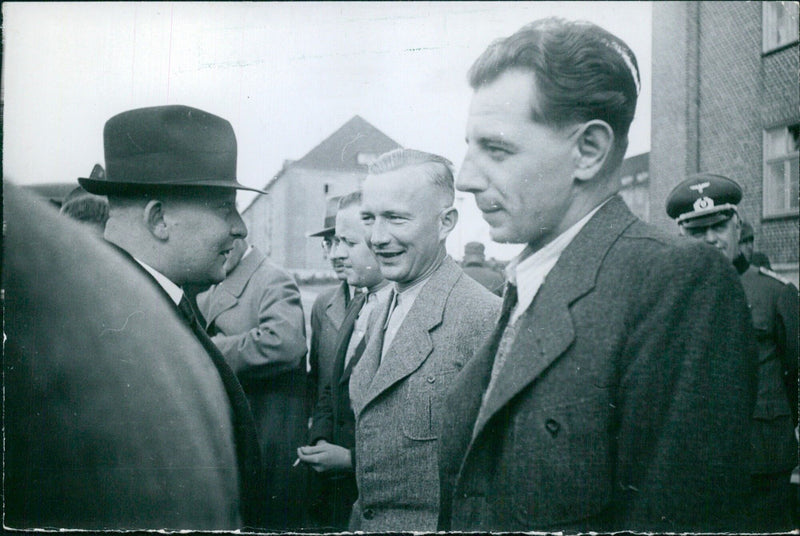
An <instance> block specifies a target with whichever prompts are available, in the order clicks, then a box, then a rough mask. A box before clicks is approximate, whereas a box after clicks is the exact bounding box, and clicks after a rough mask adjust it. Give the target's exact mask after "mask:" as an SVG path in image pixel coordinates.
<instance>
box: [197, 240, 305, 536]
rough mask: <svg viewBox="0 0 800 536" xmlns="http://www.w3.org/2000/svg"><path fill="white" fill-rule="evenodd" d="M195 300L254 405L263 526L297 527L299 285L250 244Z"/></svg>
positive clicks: (301, 429) (301, 438)
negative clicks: (224, 274) (265, 494)
mask: <svg viewBox="0 0 800 536" xmlns="http://www.w3.org/2000/svg"><path fill="white" fill-rule="evenodd" d="M197 305H198V307H199V309H200V312H201V313H202V314H203V317H204V318H205V321H206V329H207V331H208V332H209V334H210V335H212V340H213V342H214V344H216V345H217V347H218V348H219V349H220V351H221V352H222V355H223V356H224V357H225V360H226V361H227V363H228V364H229V365H230V367H231V368H232V369H233V371H234V372H235V373H236V376H237V378H238V379H239V381H240V382H241V384H242V387H243V389H244V392H245V395H246V396H247V399H248V401H249V403H250V409H251V410H252V412H253V418H254V420H255V425H256V431H257V433H258V439H259V443H260V446H261V459H262V462H263V463H264V470H265V476H266V487H267V490H268V492H269V497H268V498H267V504H266V505H264V506H263V508H264V509H265V512H266V523H267V525H266V527H267V528H276V529H286V528H297V527H300V526H301V524H302V516H303V508H304V506H303V504H304V503H303V492H302V490H304V489H305V471H302V470H301V469H300V468H297V467H293V466H292V462H293V461H294V459H295V457H296V452H295V451H296V449H297V447H299V446H300V445H302V444H303V443H304V442H305V436H306V428H307V422H308V412H307V405H306V401H305V397H306V371H305V359H304V358H305V355H306V339H305V320H304V317H303V307H302V304H301V302H300V290H299V289H298V288H297V284H296V283H295V281H294V278H292V276H291V275H290V274H289V273H287V272H286V271H285V270H283V269H282V268H279V267H278V266H275V265H274V264H272V263H270V262H269V261H268V260H267V258H266V257H265V256H264V254H263V253H262V252H261V251H260V250H259V249H258V248H253V250H252V251H251V252H250V253H249V254H248V255H247V256H246V257H244V258H243V259H242V260H241V262H240V263H239V264H238V265H237V266H236V267H235V268H234V270H233V271H232V272H231V273H230V274H228V276H227V277H226V278H225V280H224V281H222V282H221V283H219V284H217V285H215V286H213V287H211V288H210V289H209V290H208V291H207V292H204V293H202V294H199V295H198V296H197Z"/></svg>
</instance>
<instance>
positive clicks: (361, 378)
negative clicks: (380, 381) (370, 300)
mask: <svg viewBox="0 0 800 536" xmlns="http://www.w3.org/2000/svg"><path fill="white" fill-rule="evenodd" d="M389 305H391V303H390V300H386V302H385V303H383V304H382V306H381V308H380V309H379V310H378V313H379V314H377V315H376V317H375V321H374V322H372V325H371V326H370V327H369V331H368V332H367V334H366V335H365V337H367V343H366V348H364V352H363V353H362V354H361V359H359V361H358V363H355V364H354V365H353V367H352V371H351V377H350V404H351V405H352V407H353V412H354V413H355V414H356V416H358V415H359V414H360V413H361V410H362V409H363V407H364V406H365V405H366V403H365V401H366V398H365V397H364V396H362V395H364V394H366V393H367V390H368V388H369V385H370V382H372V379H373V378H374V377H375V371H376V370H377V369H378V365H379V364H380V361H381V348H383V334H384V332H383V325H384V324H385V323H386V317H388V316H389Z"/></svg>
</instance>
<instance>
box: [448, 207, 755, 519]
mask: <svg viewBox="0 0 800 536" xmlns="http://www.w3.org/2000/svg"><path fill="white" fill-rule="evenodd" d="M748 316H749V313H748V310H747V306H746V301H745V296H744V291H743V289H742V286H741V284H740V283H739V281H738V279H737V275H736V272H735V270H734V269H733V267H732V266H731V264H730V262H729V261H727V259H725V258H724V257H723V256H722V255H720V254H719V253H718V252H716V251H715V250H713V249H712V248H710V247H709V246H707V245H706V244H703V243H700V242H697V241H694V240H688V239H685V238H680V237H673V236H669V235H667V234H665V233H662V232H660V231H658V230H657V229H655V228H653V227H651V226H649V225H647V224H644V223H642V222H641V221H639V220H638V219H637V218H635V217H634V216H633V215H632V214H631V213H630V211H629V210H628V209H627V207H626V206H625V204H624V202H623V201H622V199H621V198H619V197H618V196H617V197H615V198H613V199H611V200H610V201H609V202H608V203H606V204H605V205H604V206H603V207H602V208H601V209H600V210H599V211H598V212H597V213H596V214H595V215H594V216H593V217H592V218H591V220H589V222H588V223H587V224H586V226H585V227H584V228H583V229H582V230H581V231H580V232H579V233H578V235H577V236H576V237H575V238H574V240H573V241H572V243H571V244H570V245H569V246H568V247H567V248H566V249H565V250H564V252H563V253H562V255H561V257H560V258H559V260H558V262H557V263H556V265H555V266H554V267H553V269H552V271H551V272H550V273H549V275H548V276H547V278H546V280H545V281H544V283H543V285H542V286H541V288H540V289H539V292H538V294H537V295H536V297H535V299H534V301H533V303H532V304H531V305H530V307H529V308H528V309H527V310H526V312H525V313H524V314H523V316H522V317H520V319H519V320H518V322H519V324H518V335H517V337H516V339H515V341H514V343H513V345H512V347H511V349H510V350H509V353H508V354H507V357H506V361H505V365H504V367H503V369H502V370H501V371H500V373H499V376H498V380H497V384H496V386H495V388H494V389H493V390H492V392H491V394H490V397H489V398H488V400H487V402H486V404H485V406H484V407H483V408H482V404H481V398H482V396H483V393H484V391H485V390H486V387H487V385H488V381H489V378H490V374H491V369H492V364H493V360H494V356H495V352H496V348H497V344H498V340H499V335H500V333H501V332H502V329H503V326H504V324H505V317H506V314H505V313H504V314H503V317H504V318H501V322H500V323H499V325H498V328H497V329H496V330H495V333H494V334H493V335H492V337H491V338H490V339H489V341H488V342H487V344H486V345H485V346H484V347H483V348H482V349H481V351H480V352H479V353H478V355H477V356H476V357H475V358H473V359H472V360H471V361H470V362H469V363H468V364H467V365H466V366H465V368H464V370H463V371H462V373H461V374H460V375H459V377H458V378H457V379H456V382H455V385H454V386H453V389H452V391H451V393H450V396H449V397H448V399H447V402H446V407H447V408H448V411H447V412H446V414H445V420H444V423H443V426H442V436H441V437H442V439H441V441H440V471H441V486H442V492H441V500H442V506H441V512H440V521H439V529H440V530H459V531H460V530H479V531H488V530H493V531H499V530H512V531H519V530H526V531H527V530H546V531H550V530H577V531H600V532H609V531H616V530H622V529H632V530H640V531H656V532H663V531H670V532H671V531H717V530H722V531H725V530H740V529H742V528H745V527H743V526H742V525H741V524H742V523H744V522H745V518H746V516H747V508H746V506H747V501H748V498H747V490H748V485H749V477H748V473H749V470H748V468H749V452H750V451H749V437H750V420H749V419H750V414H751V412H752V410H753V404H754V400H755V385H756V383H755V379H756V374H755V364H756V356H755V347H754V337H753V332H752V330H751V327H750V321H749V318H748Z"/></svg>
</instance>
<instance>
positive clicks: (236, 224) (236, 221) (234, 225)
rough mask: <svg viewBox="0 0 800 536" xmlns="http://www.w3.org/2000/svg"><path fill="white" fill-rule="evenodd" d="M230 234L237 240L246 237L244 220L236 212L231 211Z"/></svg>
mask: <svg viewBox="0 0 800 536" xmlns="http://www.w3.org/2000/svg"><path fill="white" fill-rule="evenodd" d="M231 234H232V235H233V236H235V237H237V238H244V237H246V236H247V225H245V224H244V220H243V219H242V216H241V215H240V214H239V211H238V210H235V211H233V214H232V215H231Z"/></svg>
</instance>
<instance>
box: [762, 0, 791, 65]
mask: <svg viewBox="0 0 800 536" xmlns="http://www.w3.org/2000/svg"><path fill="white" fill-rule="evenodd" d="M787 3H788V4H792V5H797V4H796V3H795V2H791V1H790V2H782V1H775V0H769V1H762V2H761V53H762V54H771V53H773V52H778V51H780V50H783V49H785V48H788V47H790V46H792V45H795V44H797V42H798V41H799V40H800V30H798V33H797V34H795V35H794V37H793V38H792V39H789V40H787V41H784V42H779V43H775V44H770V43H768V42H767V41H768V36H769V35H770V33H769V32H768V31H767V30H768V25H769V26H770V28H769V29H770V30H772V29H774V28H773V25H775V24H776V23H777V21H776V20H772V18H771V17H770V16H769V13H770V5H773V4H781V5H786V4H787ZM798 13H800V8H798Z"/></svg>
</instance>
